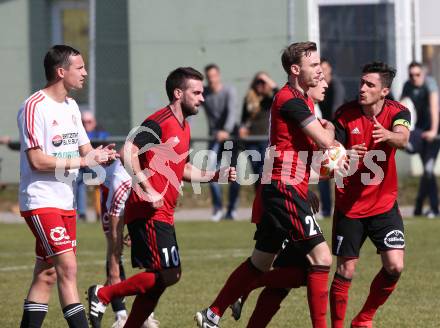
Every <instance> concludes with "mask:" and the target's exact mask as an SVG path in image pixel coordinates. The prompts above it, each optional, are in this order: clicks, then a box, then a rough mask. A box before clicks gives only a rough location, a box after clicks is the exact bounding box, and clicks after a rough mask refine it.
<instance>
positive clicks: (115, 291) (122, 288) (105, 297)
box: [98, 272, 156, 304]
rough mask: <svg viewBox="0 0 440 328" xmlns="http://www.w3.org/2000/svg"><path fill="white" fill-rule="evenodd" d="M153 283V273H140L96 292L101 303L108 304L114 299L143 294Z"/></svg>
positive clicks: (154, 276) (154, 279)
mask: <svg viewBox="0 0 440 328" xmlns="http://www.w3.org/2000/svg"><path fill="white" fill-rule="evenodd" d="M155 282H156V274H155V273H154V272H141V273H138V274H135V275H134V276H132V277H130V278H128V279H126V280H124V281H121V282H120V283H118V284H115V285H110V286H104V287H101V288H100V289H99V290H98V298H99V300H100V301H101V302H102V303H104V304H108V303H110V302H111V300H112V299H114V298H116V297H124V296H131V295H139V294H145V293H147V292H148V290H150V289H151V288H153V286H154V285H155Z"/></svg>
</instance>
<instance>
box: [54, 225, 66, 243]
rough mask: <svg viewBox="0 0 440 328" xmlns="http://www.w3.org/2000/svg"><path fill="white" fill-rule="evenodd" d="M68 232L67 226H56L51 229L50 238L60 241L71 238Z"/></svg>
mask: <svg viewBox="0 0 440 328" xmlns="http://www.w3.org/2000/svg"><path fill="white" fill-rule="evenodd" d="M66 232H67V231H66V228H64V227H55V228H53V229H50V238H52V240H53V241H60V240H63V239H66V240H70V237H69V236H68V235H66Z"/></svg>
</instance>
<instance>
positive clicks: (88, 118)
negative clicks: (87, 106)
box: [75, 110, 109, 221]
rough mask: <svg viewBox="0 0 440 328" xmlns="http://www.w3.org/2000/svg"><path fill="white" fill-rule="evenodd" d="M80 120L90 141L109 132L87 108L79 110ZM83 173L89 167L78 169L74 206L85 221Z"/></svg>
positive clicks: (88, 171)
mask: <svg viewBox="0 0 440 328" xmlns="http://www.w3.org/2000/svg"><path fill="white" fill-rule="evenodd" d="M81 121H82V123H83V125H84V129H85V130H86V133H87V136H88V137H89V139H90V140H91V141H93V140H105V139H107V138H108V136H109V134H108V132H107V131H105V130H103V129H102V128H100V127H99V126H98V124H97V122H96V118H95V115H94V114H93V113H92V112H91V111H88V110H85V111H82V112H81ZM84 173H93V172H92V171H91V170H90V169H89V168H87V167H86V168H82V169H80V170H79V174H78V180H77V189H76V198H75V199H76V207H77V212H78V217H79V219H80V220H83V221H85V219H86V212H87V186H86V184H85V183H84V179H83V175H84Z"/></svg>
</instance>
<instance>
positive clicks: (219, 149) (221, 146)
mask: <svg viewBox="0 0 440 328" xmlns="http://www.w3.org/2000/svg"><path fill="white" fill-rule="evenodd" d="M205 76H206V79H207V82H208V85H207V86H206V87H205V89H204V92H203V97H204V98H205V103H204V104H203V107H204V108H205V111H206V117H207V119H208V127H209V135H210V136H211V138H213V140H211V141H210V142H209V150H211V151H213V152H214V153H215V155H216V157H215V158H211V159H210V162H211V163H212V165H216V166H217V167H218V166H219V165H220V163H221V160H222V155H221V154H222V153H223V150H225V151H226V152H227V153H228V152H230V151H232V158H231V163H230V166H235V165H236V162H237V145H236V144H235V145H233V143H232V142H231V141H228V140H229V139H230V138H232V137H234V136H236V127H237V126H236V125H237V124H236V111H237V108H236V107H237V94H236V90H235V89H234V88H233V87H232V86H230V85H227V84H224V83H223V82H222V80H221V74H220V68H219V67H218V66H217V65H216V64H209V65H207V66H206V67H205ZM226 141H228V142H226ZM231 145H232V149H231ZM228 166H229V165H228ZM210 169H214V168H213V167H211V168H210ZM209 186H210V189H211V195H212V203H213V212H212V217H211V218H212V220H213V221H219V220H220V219H222V218H223V214H224V213H223V197H222V191H221V188H220V186H219V184H218V183H217V182H211V183H210V184H209ZM239 191H240V185H239V184H238V183H237V182H232V183H231V185H230V187H229V203H228V207H227V211H226V215H225V216H224V218H225V219H234V218H236V208H237V204H238V196H239Z"/></svg>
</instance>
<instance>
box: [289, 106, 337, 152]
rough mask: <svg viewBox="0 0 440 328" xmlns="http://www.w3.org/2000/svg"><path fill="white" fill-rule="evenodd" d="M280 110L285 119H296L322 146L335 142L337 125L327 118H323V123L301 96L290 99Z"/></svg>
mask: <svg viewBox="0 0 440 328" xmlns="http://www.w3.org/2000/svg"><path fill="white" fill-rule="evenodd" d="M280 111H281V116H282V117H283V118H284V119H286V120H292V121H294V122H295V123H296V124H297V125H298V126H299V127H300V128H301V129H302V130H303V131H304V133H305V134H306V135H308V136H309V137H310V138H312V139H313V141H315V142H316V143H317V145H318V146H319V147H320V148H329V147H330V146H331V145H332V144H333V141H334V139H335V127H334V126H333V124H332V123H330V122H328V121H326V120H322V123H321V122H320V121H319V120H318V119H317V118H316V116H315V115H314V114H313V113H312V112H311V110H310V109H309V107H308V106H307V104H306V103H305V102H304V100H302V99H299V98H295V99H291V100H288V101H286V102H285V103H284V104H283V105H282V107H281V109H280Z"/></svg>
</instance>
